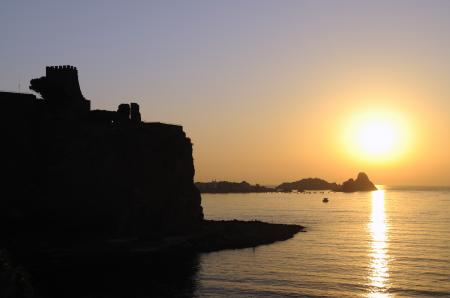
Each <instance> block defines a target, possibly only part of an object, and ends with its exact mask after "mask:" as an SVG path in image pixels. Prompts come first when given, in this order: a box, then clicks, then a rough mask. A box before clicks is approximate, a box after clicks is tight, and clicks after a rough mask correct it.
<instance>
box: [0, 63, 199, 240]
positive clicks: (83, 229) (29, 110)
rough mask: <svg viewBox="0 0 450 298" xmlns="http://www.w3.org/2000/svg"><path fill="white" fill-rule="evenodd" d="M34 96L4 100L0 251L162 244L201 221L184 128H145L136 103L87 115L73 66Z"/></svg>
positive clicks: (34, 83)
mask: <svg viewBox="0 0 450 298" xmlns="http://www.w3.org/2000/svg"><path fill="white" fill-rule="evenodd" d="M30 89H31V90H33V91H35V92H37V93H39V94H40V95H41V97H42V98H38V97H36V96H35V95H33V94H25V93H15V92H0V104H1V106H2V108H3V109H4V110H3V111H6V112H4V113H3V114H4V115H3V117H0V118H1V120H0V122H1V123H0V132H1V135H2V137H3V142H2V148H1V150H2V152H1V154H0V158H1V160H0V161H1V162H2V167H1V170H0V171H1V172H2V173H1V174H2V176H3V177H5V178H3V179H2V180H0V183H1V185H0V186H1V188H2V191H3V194H4V195H2V199H0V232H1V233H2V235H4V237H2V239H0V242H3V244H4V247H8V246H10V245H11V244H12V243H14V244H16V245H19V243H22V245H19V246H21V247H25V246H26V244H25V243H24V242H26V243H34V244H33V245H35V244H36V243H49V242H55V241H56V242H58V241H62V239H65V240H64V241H69V242H71V241H75V242H76V241H84V240H83V239H88V238H89V239H98V238H108V239H111V238H120V237H145V238H159V237H163V236H165V235H169V234H172V233H180V232H181V231H188V230H190V229H192V228H194V227H195V226H197V225H198V224H200V223H201V221H202V219H203V212H202V207H201V204H200V200H201V199H200V193H199V192H198V190H197V188H196V187H195V185H194V182H193V178H194V172H195V170H194V164H193V158H192V143H191V140H190V139H189V138H187V137H186V135H185V133H184V131H183V128H182V127H181V126H179V125H171V124H164V123H158V122H155V123H146V122H143V121H142V120H141V114H140V111H139V105H138V104H137V103H131V104H125V103H124V104H120V105H119V106H118V108H117V110H116V111H107V110H91V108H90V106H91V105H90V101H89V100H88V99H86V98H85V97H84V96H83V94H82V92H81V89H80V84H79V81H78V71H77V68H76V67H73V66H70V65H64V66H48V67H46V73H45V76H43V77H40V78H36V79H32V80H31V81H30ZM0 244H2V243H0Z"/></svg>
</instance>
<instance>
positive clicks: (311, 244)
mask: <svg viewBox="0 0 450 298" xmlns="http://www.w3.org/2000/svg"><path fill="white" fill-rule="evenodd" d="M378 187H379V190H378V191H373V192H356V193H335V192H329V191H314V192H304V193H252V194H203V195H202V206H203V208H204V213H205V217H206V218H207V219H214V220H224V219H240V220H261V221H266V222H271V223H285V224H300V225H303V226H305V227H306V229H305V232H302V233H298V234H297V235H295V237H293V238H292V239H289V240H287V241H280V242H276V243H273V244H270V245H263V246H259V247H256V248H248V249H237V250H224V251H219V252H212V253H205V254H201V255H200V256H199V258H198V262H197V263H196V270H195V272H194V273H193V274H192V276H191V292H190V295H191V296H193V297H368V298H382V297H383V298H385V297H386V298H387V297H450V188H438V187H435V188H430V187H428V188H427V187H386V186H378ZM325 197H326V198H328V199H329V201H328V203H324V202H323V198H325Z"/></svg>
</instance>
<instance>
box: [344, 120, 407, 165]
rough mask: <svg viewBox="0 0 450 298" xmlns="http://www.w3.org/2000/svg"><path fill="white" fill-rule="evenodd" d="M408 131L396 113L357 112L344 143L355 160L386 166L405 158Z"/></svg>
mask: <svg viewBox="0 0 450 298" xmlns="http://www.w3.org/2000/svg"><path fill="white" fill-rule="evenodd" d="M406 131H407V130H406V126H405V123H404V121H403V120H402V118H401V117H400V115H398V114H395V113H393V112H386V111H366V112H358V113H355V114H354V115H353V118H352V121H350V123H349V125H348V128H347V131H346V138H345V143H346V146H347V148H348V150H349V152H350V153H351V155H352V156H355V157H357V158H359V159H364V160H366V161H373V162H387V161H392V160H394V159H397V158H399V157H400V156H401V155H402V154H404V152H405V149H406V148H407V133H406Z"/></svg>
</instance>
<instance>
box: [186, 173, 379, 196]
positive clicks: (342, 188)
mask: <svg viewBox="0 0 450 298" xmlns="http://www.w3.org/2000/svg"><path fill="white" fill-rule="evenodd" d="M195 186H196V187H197V188H198V190H199V191H200V192H201V193H261V192H304V191H324V190H329V191H336V192H355V191H372V190H377V188H376V187H375V185H374V184H373V183H372V182H371V181H370V180H369V177H368V176H367V174H365V173H362V172H361V173H359V174H358V176H357V178H356V179H355V180H354V179H352V178H350V179H348V180H346V181H344V182H343V183H342V184H337V183H335V182H331V183H330V182H327V181H326V180H324V179H321V178H304V179H300V180H297V181H294V182H283V183H281V184H280V185H278V186H275V187H268V186H262V185H260V184H255V185H252V184H250V183H248V182H246V181H242V182H230V181H211V182H196V183H195Z"/></svg>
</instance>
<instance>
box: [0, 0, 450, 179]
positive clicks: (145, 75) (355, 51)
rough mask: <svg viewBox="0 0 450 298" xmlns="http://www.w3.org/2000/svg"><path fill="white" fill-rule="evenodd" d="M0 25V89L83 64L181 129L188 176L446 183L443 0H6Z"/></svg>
mask: <svg viewBox="0 0 450 298" xmlns="http://www.w3.org/2000/svg"><path fill="white" fill-rule="evenodd" d="M0 36H1V43H0V57H1V59H0V90H7V91H17V90H18V88H19V86H18V85H19V83H20V85H21V91H25V92H29V90H28V82H29V80H30V79H31V78H35V77H39V76H43V75H44V74H45V66H46V65H67V64H70V65H74V66H77V67H78V70H79V78H80V84H81V88H82V90H83V94H84V96H85V97H86V98H88V99H90V100H91V101H92V106H93V108H101V109H114V110H115V109H116V108H117V105H118V104H119V103H122V102H131V101H135V102H138V103H139V104H140V105H141V113H142V115H143V119H144V120H145V121H149V122H153V121H160V122H168V123H176V124H181V125H183V126H184V130H185V131H186V133H187V135H188V136H189V137H190V138H191V139H192V142H193V144H194V158H195V167H196V177H195V180H196V181H208V180H213V179H215V180H231V181H241V180H247V181H249V182H252V183H262V184H278V183H280V182H283V181H292V180H297V179H300V178H303V177H322V178H324V179H326V180H329V181H332V182H333V181H336V182H339V183H340V182H342V181H343V180H345V179H347V178H349V177H354V176H356V174H357V173H358V172H359V171H365V172H366V173H367V174H368V175H369V177H370V178H371V179H372V180H373V181H374V182H375V183H376V184H388V185H450V1H372V2H369V1H256V0H255V1H160V2H157V1H139V2H137V1H121V2H117V3H115V1H84V2H83V1H67V2H64V1H17V0H14V1H9V0H6V1H2V4H1V9H0ZM5 112H7V111H3V113H5ZM367 135H373V138H371V137H370V136H369V137H368V136H367Z"/></svg>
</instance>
